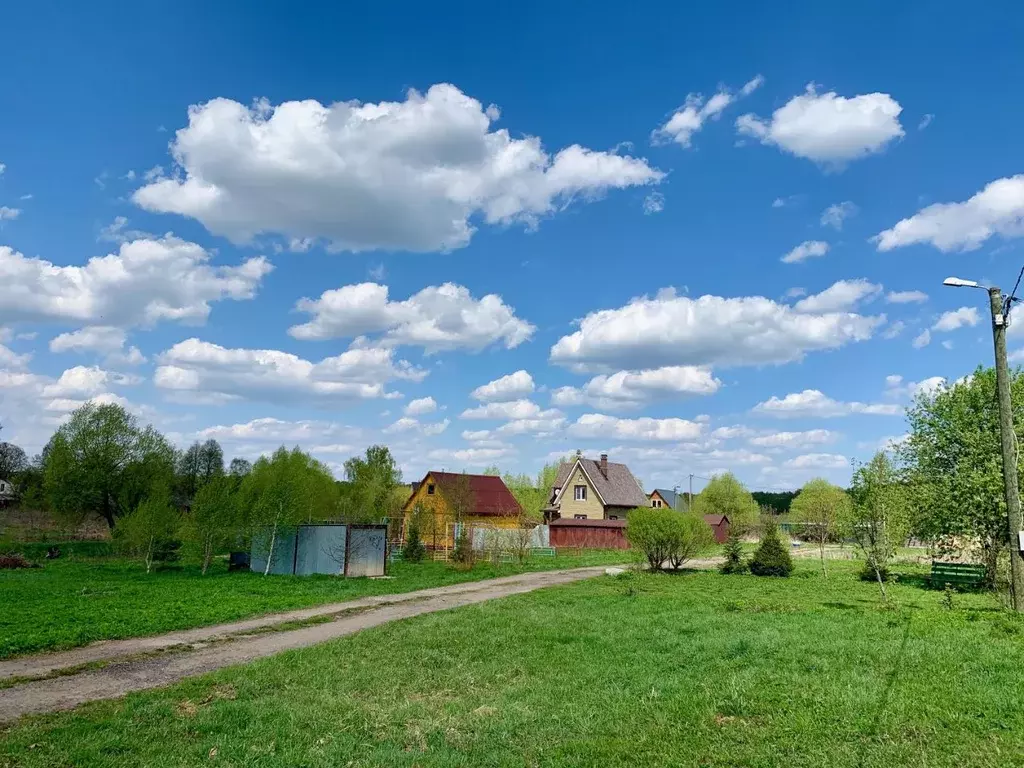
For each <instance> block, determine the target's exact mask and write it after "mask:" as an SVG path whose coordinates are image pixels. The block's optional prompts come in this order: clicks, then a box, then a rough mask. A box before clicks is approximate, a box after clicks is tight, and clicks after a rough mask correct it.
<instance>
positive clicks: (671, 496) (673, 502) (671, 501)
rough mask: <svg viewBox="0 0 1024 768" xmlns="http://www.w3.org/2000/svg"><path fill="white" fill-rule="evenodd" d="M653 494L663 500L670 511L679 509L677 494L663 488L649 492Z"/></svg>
mask: <svg viewBox="0 0 1024 768" xmlns="http://www.w3.org/2000/svg"><path fill="white" fill-rule="evenodd" d="M655 493H656V494H658V495H659V496H661V498H663V499H664V500H665V503H666V504H668V505H669V506H670V507H672V509H678V508H679V494H678V493H676V492H675V491H669V490H666V489H664V488H655V489H654V490H653V491H651V494H652V495H653V494H655Z"/></svg>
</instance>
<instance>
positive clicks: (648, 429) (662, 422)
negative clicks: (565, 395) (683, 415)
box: [569, 413, 703, 441]
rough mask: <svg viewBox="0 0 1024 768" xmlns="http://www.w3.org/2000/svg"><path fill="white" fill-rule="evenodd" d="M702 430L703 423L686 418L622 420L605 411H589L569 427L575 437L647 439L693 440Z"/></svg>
mask: <svg viewBox="0 0 1024 768" xmlns="http://www.w3.org/2000/svg"><path fill="white" fill-rule="evenodd" d="M702 431H703V425H701V424H698V423H697V422H695V421H688V420H686V419H678V418H668V419H655V418H650V417H646V416H645V417H642V418H638V419H620V418H616V417H615V416H607V415H605V414H601V413H585V414H583V415H582V416H580V417H579V418H578V419H577V420H576V421H575V422H574V423H573V424H572V425H570V427H569V433H570V434H571V435H573V436H574V437H583V438H604V439H617V440H645V441H646V440H656V441H669V440H672V441H679V440H693V439H695V438H698V437H700V435H701V432H702Z"/></svg>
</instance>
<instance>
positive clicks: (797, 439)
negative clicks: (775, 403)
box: [749, 429, 839, 450]
mask: <svg viewBox="0 0 1024 768" xmlns="http://www.w3.org/2000/svg"><path fill="white" fill-rule="evenodd" d="M838 438H839V433H838V432H833V431H832V430H829V429H808V430H805V431H803V432H773V433H771V434H767V435H758V436H756V437H752V438H750V441H749V442H750V444H751V445H756V446H758V447H760V448H784V449H794V450H799V449H802V448H807V447H808V446H812V445H822V444H825V443H834V442H835V441H836V440H837V439H838Z"/></svg>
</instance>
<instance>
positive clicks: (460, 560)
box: [452, 525, 475, 568]
mask: <svg viewBox="0 0 1024 768" xmlns="http://www.w3.org/2000/svg"><path fill="white" fill-rule="evenodd" d="M474 559H475V558H474V554H473V544H472V542H470V540H469V528H467V527H466V526H465V525H462V526H460V530H459V535H458V536H457V537H456V538H455V551H454V552H452V560H454V561H455V563H456V564H457V565H460V566H462V567H463V568H472V567H473V561H474Z"/></svg>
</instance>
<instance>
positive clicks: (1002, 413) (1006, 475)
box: [942, 277, 1024, 611]
mask: <svg viewBox="0 0 1024 768" xmlns="http://www.w3.org/2000/svg"><path fill="white" fill-rule="evenodd" d="M1018 283H1019V281H1018ZM942 284H943V285H948V286H951V287H953V288H982V289H984V290H986V291H988V300H989V309H990V311H991V312H992V341H993V346H994V347H995V354H996V393H997V395H998V397H997V400H998V403H999V438H1000V443H1001V444H1002V449H1003V492H1004V494H1005V495H1006V524H1007V526H1008V528H1009V534H1010V573H1011V576H1010V598H1011V600H1012V601H1013V608H1014V610H1015V611H1024V533H1022V532H1021V528H1022V525H1021V516H1020V491H1019V489H1018V487H1017V440H1016V438H1015V436H1014V434H1013V407H1012V405H1011V403H1010V369H1009V366H1008V365H1007V362H1006V326H1007V324H1008V321H1009V315H1010V305H1011V304H1012V303H1013V302H1014V301H1016V297H1014V296H1012V295H1011V296H1010V297H1009V298H1007V299H1006V300H1005V301H1004V300H1003V292H1002V291H1001V290H1000V289H999V288H998V287H997V286H994V285H993V286H985V285H981V284H980V283H978V282H976V281H974V280H964V279H962V278H959V277H947V278H946V279H945V280H943V281H942Z"/></svg>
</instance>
